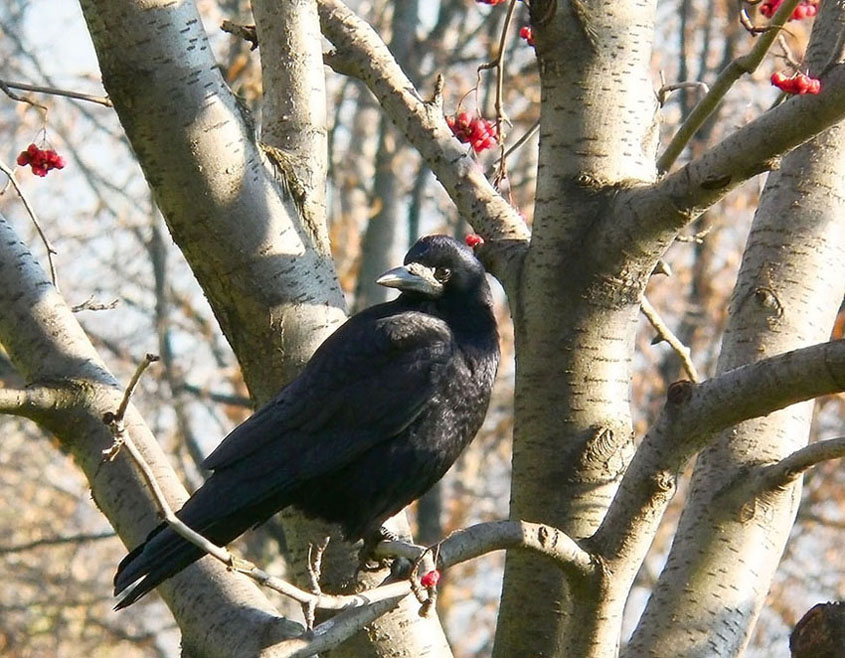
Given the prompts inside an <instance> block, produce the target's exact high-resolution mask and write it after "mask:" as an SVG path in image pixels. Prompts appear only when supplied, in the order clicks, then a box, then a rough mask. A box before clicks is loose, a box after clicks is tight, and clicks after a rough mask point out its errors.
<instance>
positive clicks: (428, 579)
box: [420, 569, 440, 588]
mask: <svg viewBox="0 0 845 658" xmlns="http://www.w3.org/2000/svg"><path fill="white" fill-rule="evenodd" d="M439 582H440V572H439V571H438V570H437V569H432V570H431V571H429V572H428V573H427V574H425V575H424V576H423V577H422V578H420V585H422V586H423V587H426V588H428V587H437V583H439Z"/></svg>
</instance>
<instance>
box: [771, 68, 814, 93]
mask: <svg viewBox="0 0 845 658" xmlns="http://www.w3.org/2000/svg"><path fill="white" fill-rule="evenodd" d="M772 84H773V85H774V86H775V87H777V88H778V89H780V90H781V91H785V92H786V93H787V94H818V93H819V91H821V88H822V83H821V82H820V81H819V80H818V79H817V78H811V77H810V76H809V75H805V74H804V73H796V74H795V75H793V76H792V77H791V78H788V77H786V76H785V75H784V74H783V73H781V72H780V71H775V72H774V73H772Z"/></svg>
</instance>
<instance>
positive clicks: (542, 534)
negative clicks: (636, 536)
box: [376, 521, 596, 578]
mask: <svg viewBox="0 0 845 658" xmlns="http://www.w3.org/2000/svg"><path fill="white" fill-rule="evenodd" d="M513 548H519V549H525V550H530V551H534V552H535V553H539V554H541V555H545V556H546V557H549V558H551V559H553V560H554V561H555V562H556V563H557V564H558V566H560V567H561V569H562V570H564V571H566V572H567V573H570V574H573V575H576V576H579V577H582V578H583V577H589V576H592V575H594V574H595V570H596V567H595V563H594V561H593V557H592V555H590V553H588V552H587V551H586V550H584V549H583V548H581V546H579V545H578V542H576V541H575V540H573V539H571V538H570V537H569V536H568V535H566V534H564V533H563V532H561V531H560V530H558V529H557V528H552V527H551V526H547V525H543V524H541V523H529V522H527V521H492V522H489V523H479V524H477V525H474V526H470V527H469V528H465V529H463V530H458V531H456V532H453V533H452V534H451V535H449V536H448V537H446V538H445V539H443V540H442V541H440V542H438V543H437V544H436V545H434V546H432V547H430V548H426V547H423V546H416V545H414V544H408V543H406V542H401V541H384V542H381V543H380V544H379V545H378V546H377V547H376V553H377V555H379V556H384V557H404V558H407V559H409V560H418V559H420V558H421V557H422V556H423V555H424V554H425V553H426V552H428V551H433V552H434V555H435V556H436V566H437V568H438V569H446V568H448V567H450V566H453V565H455V564H460V563H461V562H466V561H468V560H472V559H475V558H477V557H479V556H481V555H485V554H487V553H492V552H493V551H502V550H508V549H513Z"/></svg>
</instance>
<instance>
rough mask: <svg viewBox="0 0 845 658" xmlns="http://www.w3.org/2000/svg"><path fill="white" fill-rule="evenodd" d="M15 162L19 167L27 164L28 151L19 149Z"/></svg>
mask: <svg viewBox="0 0 845 658" xmlns="http://www.w3.org/2000/svg"><path fill="white" fill-rule="evenodd" d="M17 163H18V164H19V165H20V166H21V167H25V166H26V165H28V164H29V153H27V152H26V151H21V152H20V154H19V155H18V159H17Z"/></svg>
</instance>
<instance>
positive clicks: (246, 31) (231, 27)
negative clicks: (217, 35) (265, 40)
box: [220, 20, 258, 50]
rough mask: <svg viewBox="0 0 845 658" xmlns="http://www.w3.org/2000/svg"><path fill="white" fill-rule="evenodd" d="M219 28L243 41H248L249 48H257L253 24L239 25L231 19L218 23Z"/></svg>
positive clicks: (256, 35)
mask: <svg viewBox="0 0 845 658" xmlns="http://www.w3.org/2000/svg"><path fill="white" fill-rule="evenodd" d="M220 29H221V30H223V31H224V32H228V33H229V34H231V35H234V36H236V37H239V38H241V39H243V40H244V41H249V44H250V45H249V49H250V50H255V49H256V48H258V32H256V30H255V25H240V24H238V23H235V22H233V21H229V20H225V21H223V22H222V23H220Z"/></svg>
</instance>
